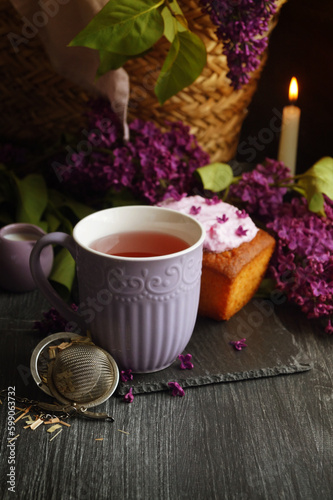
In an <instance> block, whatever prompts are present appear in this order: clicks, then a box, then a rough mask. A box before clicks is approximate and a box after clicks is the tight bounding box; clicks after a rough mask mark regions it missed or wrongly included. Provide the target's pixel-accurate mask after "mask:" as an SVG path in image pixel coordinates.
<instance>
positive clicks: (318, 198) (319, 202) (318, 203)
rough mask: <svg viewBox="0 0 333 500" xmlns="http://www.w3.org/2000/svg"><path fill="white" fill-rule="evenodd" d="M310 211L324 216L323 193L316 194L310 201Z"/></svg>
mask: <svg viewBox="0 0 333 500" xmlns="http://www.w3.org/2000/svg"><path fill="white" fill-rule="evenodd" d="M309 210H311V212H315V213H321V214H322V215H324V212H325V211H324V197H323V194H322V193H315V194H314V195H313V196H312V198H311V200H310V201H309Z"/></svg>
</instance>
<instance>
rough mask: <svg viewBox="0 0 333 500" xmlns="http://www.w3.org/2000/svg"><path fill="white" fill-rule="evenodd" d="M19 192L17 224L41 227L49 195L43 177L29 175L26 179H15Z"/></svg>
mask: <svg viewBox="0 0 333 500" xmlns="http://www.w3.org/2000/svg"><path fill="white" fill-rule="evenodd" d="M15 181H16V186H17V190H18V195H19V199H18V207H17V214H16V218H17V222H28V223H30V224H37V225H40V219H41V217H42V215H43V212H44V210H45V208H46V205H47V200H48V194H47V187H46V183H45V180H44V178H43V176H41V175H38V174H29V175H27V176H26V177H24V179H18V178H15Z"/></svg>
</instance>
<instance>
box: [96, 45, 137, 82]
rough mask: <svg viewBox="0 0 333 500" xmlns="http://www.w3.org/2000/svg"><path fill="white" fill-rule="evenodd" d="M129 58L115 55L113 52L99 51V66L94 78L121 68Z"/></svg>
mask: <svg viewBox="0 0 333 500" xmlns="http://www.w3.org/2000/svg"><path fill="white" fill-rule="evenodd" d="M130 58H131V56H124V55H122V54H116V53H115V52H108V51H106V50H99V66H98V69H97V73H96V76H97V77H100V76H103V75H104V74H105V73H107V72H108V71H110V70H114V69H118V68H121V67H122V66H123V65H124V64H125V62H127V61H128V60H129V59H130Z"/></svg>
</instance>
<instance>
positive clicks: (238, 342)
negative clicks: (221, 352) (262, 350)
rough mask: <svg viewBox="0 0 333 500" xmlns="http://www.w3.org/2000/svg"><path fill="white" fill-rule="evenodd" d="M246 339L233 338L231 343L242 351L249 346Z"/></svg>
mask: <svg viewBox="0 0 333 500" xmlns="http://www.w3.org/2000/svg"><path fill="white" fill-rule="evenodd" d="M245 341H246V339H241V340H232V341H231V342H229V344H231V345H233V346H234V348H235V349H237V351H241V350H242V349H243V348H244V347H247V344H245Z"/></svg>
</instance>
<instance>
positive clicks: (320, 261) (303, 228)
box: [267, 198, 333, 333]
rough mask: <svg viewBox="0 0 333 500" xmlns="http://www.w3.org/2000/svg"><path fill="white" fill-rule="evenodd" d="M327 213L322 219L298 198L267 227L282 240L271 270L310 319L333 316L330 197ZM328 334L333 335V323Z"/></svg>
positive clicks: (332, 214) (279, 284)
mask: <svg viewBox="0 0 333 500" xmlns="http://www.w3.org/2000/svg"><path fill="white" fill-rule="evenodd" d="M325 212H326V215H327V216H326V217H320V216H318V215H316V214H314V213H312V212H310V211H309V210H308V207H307V202H306V200H305V199H304V198H302V199H298V198H294V199H293V200H292V201H291V203H284V204H283V206H282V207H281V211H280V214H279V216H278V217H276V218H275V219H274V220H273V221H272V222H269V223H268V224H267V227H268V228H269V229H272V230H273V231H274V232H275V234H276V235H277V237H278V240H277V248H276V251H275V254H274V257H273V260H272V267H271V272H272V274H273V277H274V278H275V280H276V283H277V287H278V288H279V289H280V290H282V291H283V292H285V294H286V296H287V298H288V300H289V301H291V302H294V303H296V304H298V305H299V306H300V307H301V309H302V311H303V312H304V313H305V314H306V315H307V317H308V318H319V317H328V318H329V317H330V316H331V315H333V201H332V200H329V199H328V198H326V200H325ZM326 331H327V333H333V327H332V324H331V320H329V321H328V325H327V327H326Z"/></svg>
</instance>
